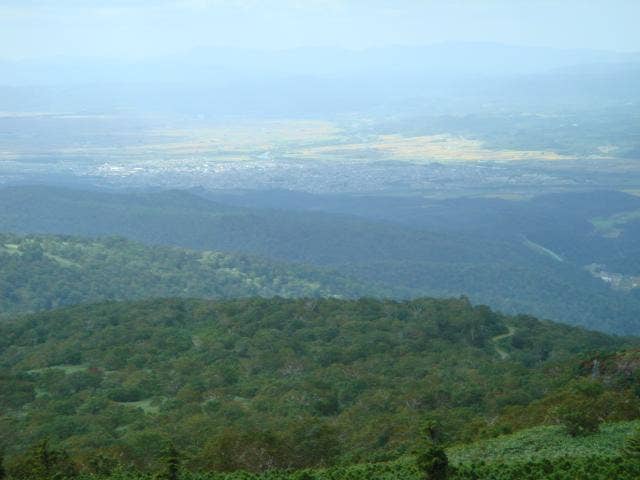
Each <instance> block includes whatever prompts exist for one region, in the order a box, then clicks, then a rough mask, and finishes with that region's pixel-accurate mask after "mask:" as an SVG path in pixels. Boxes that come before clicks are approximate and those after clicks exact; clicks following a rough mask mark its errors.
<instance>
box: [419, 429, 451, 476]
mask: <svg viewBox="0 0 640 480" xmlns="http://www.w3.org/2000/svg"><path fill="white" fill-rule="evenodd" d="M416 465H417V466H418V469H419V470H420V472H421V473H422V475H423V478H424V479H425V480H444V479H446V478H447V477H448V475H449V459H448V458H447V453H446V452H445V450H444V448H443V447H442V445H441V444H440V442H438V431H437V428H436V424H435V423H434V422H432V421H429V422H427V424H426V425H425V427H424V429H423V435H422V441H421V442H420V446H419V449H418V451H417V454H416Z"/></svg>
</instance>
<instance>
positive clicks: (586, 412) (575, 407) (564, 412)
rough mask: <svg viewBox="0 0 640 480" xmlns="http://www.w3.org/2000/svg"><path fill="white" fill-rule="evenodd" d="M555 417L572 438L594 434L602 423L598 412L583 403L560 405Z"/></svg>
mask: <svg viewBox="0 0 640 480" xmlns="http://www.w3.org/2000/svg"><path fill="white" fill-rule="evenodd" d="M557 415H558V420H559V421H560V423H561V424H562V425H563V426H564V428H565V431H566V432H567V434H569V435H571V436H572V437H576V436H579V435H589V434H591V433H595V432H597V431H598V429H599V428H600V423H602V419H601V418H600V417H599V416H598V412H596V411H594V410H593V408H592V407H591V405H589V404H588V403H584V402H582V403H575V404H569V405H562V406H561V407H560V408H558V410H557Z"/></svg>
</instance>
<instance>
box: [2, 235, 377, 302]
mask: <svg viewBox="0 0 640 480" xmlns="http://www.w3.org/2000/svg"><path fill="white" fill-rule="evenodd" d="M3 246H4V248H0V312H1V313H0V315H7V314H11V313H16V312H25V311H33V310H42V309H48V308H54V307H58V306H64V305H73V304H78V303H87V302H95V301H104V300H126V299H141V298H152V297H200V298H229V297H250V296H263V297H272V296H276V295H277V296H283V297H319V296H345V297H349V296H358V295H360V294H362V293H363V291H364V290H363V288H362V287H361V286H360V285H359V284H358V283H357V282H354V281H351V280H349V279H347V278H345V277H342V276H340V275H337V274H334V273H333V272H329V271H325V270H323V269H320V268H316V269H314V268H311V267H302V266H295V265H289V264H283V263H277V262H270V261H266V260H263V259H259V258H255V257H249V256H243V255H236V254H225V253H219V252H209V251H205V252H196V251H191V250H186V249H180V248H171V247H160V246H144V245H141V244H138V243H135V242H131V241H127V240H124V239H120V238H105V239H100V240H88V239H82V238H77V237H56V236H28V237H18V236H14V235H2V234H0V247H3ZM369 291H371V290H369Z"/></svg>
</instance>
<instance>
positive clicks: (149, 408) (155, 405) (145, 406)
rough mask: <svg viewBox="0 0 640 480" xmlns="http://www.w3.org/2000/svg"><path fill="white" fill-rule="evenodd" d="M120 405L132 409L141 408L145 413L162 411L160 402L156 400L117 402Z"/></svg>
mask: <svg viewBox="0 0 640 480" xmlns="http://www.w3.org/2000/svg"><path fill="white" fill-rule="evenodd" d="M116 403H118V405H125V406H127V407H132V408H141V409H142V410H143V411H144V413H158V412H159V411H160V402H157V401H156V400H155V399H151V398H147V399H145V400H139V401H137V402H116Z"/></svg>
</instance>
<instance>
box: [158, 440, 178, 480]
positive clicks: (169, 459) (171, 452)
mask: <svg viewBox="0 0 640 480" xmlns="http://www.w3.org/2000/svg"><path fill="white" fill-rule="evenodd" d="M162 463H163V466H164V471H163V472H162V475H161V478H163V479H164V480H178V478H179V477H180V453H179V452H178V450H177V449H176V447H175V445H174V444H173V443H169V445H168V446H167V448H166V449H165V451H164V454H163V456H162Z"/></svg>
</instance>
